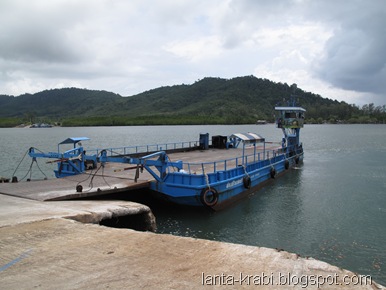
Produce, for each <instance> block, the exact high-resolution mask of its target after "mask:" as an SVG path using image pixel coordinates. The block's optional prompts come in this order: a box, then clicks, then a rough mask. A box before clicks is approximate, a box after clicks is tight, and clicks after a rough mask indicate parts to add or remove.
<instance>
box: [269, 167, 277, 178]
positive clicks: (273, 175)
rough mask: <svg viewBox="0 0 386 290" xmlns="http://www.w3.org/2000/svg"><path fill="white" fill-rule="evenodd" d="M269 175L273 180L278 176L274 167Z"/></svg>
mask: <svg viewBox="0 0 386 290" xmlns="http://www.w3.org/2000/svg"><path fill="white" fill-rule="evenodd" d="M269 174H270V175H271V178H275V176H276V169H275V168H274V167H272V168H271V171H270V172H269Z"/></svg>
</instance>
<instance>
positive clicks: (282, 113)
mask: <svg viewBox="0 0 386 290" xmlns="http://www.w3.org/2000/svg"><path fill="white" fill-rule="evenodd" d="M275 111H276V115H277V116H276V126H277V128H279V129H281V130H282V132H283V138H282V140H280V141H279V142H266V140H265V138H263V137H262V136H260V135H259V134H256V133H251V132H247V133H234V134H232V135H230V136H221V135H218V136H212V138H211V140H210V138H209V134H208V133H202V134H200V136H199V140H197V141H190V142H181V143H168V144H157V145H145V146H130V147H123V148H120V149H118V148H112V149H103V150H99V149H95V150H87V154H86V151H85V149H84V147H83V146H82V145H81V144H80V142H81V141H85V140H88V138H87V137H73V138H67V139H66V140H64V141H63V142H61V143H59V145H58V152H57V153H56V152H54V153H53V152H49V153H42V152H36V151H35V150H34V148H33V147H31V148H30V151H29V155H30V156H31V157H32V158H39V157H41V158H53V159H55V160H54V161H52V162H56V163H57V165H58V168H57V170H55V175H56V177H58V178H61V177H65V176H71V175H76V174H80V173H83V172H85V171H86V170H89V169H92V168H96V167H97V166H98V165H99V164H101V165H104V164H105V163H108V162H119V163H128V164H133V165H134V168H136V178H138V176H139V173H140V171H141V170H143V169H145V170H147V171H148V172H149V173H150V174H151V175H152V177H153V180H151V181H150V189H151V190H152V191H153V192H155V193H156V195H158V196H161V197H162V198H164V199H167V200H169V201H171V202H173V203H177V204H181V205H189V206H198V207H209V208H213V209H215V210H218V209H220V208H223V207H225V206H227V205H229V204H230V203H232V202H234V201H235V200H237V199H239V198H241V197H243V196H245V195H247V194H248V193H251V192H253V191H255V190H257V189H258V188H259V187H261V186H263V185H264V184H265V183H267V182H270V181H273V180H274V179H275V178H277V177H278V176H280V175H282V174H283V173H285V172H287V171H288V170H289V169H290V168H292V167H295V166H296V165H297V164H299V163H300V162H302V160H303V157H304V152H303V146H302V143H301V142H300V129H301V128H303V125H304V113H305V109H303V108H302V107H298V106H295V105H292V106H279V107H275ZM62 144H73V148H72V149H70V150H68V151H65V152H63V153H60V148H59V146H61V145H62ZM118 151H119V153H117V152H118ZM90 152H91V153H94V154H90ZM174 160H176V161H174ZM131 168H133V167H131ZM81 190H82V188H77V191H81Z"/></svg>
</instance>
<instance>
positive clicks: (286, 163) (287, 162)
mask: <svg viewBox="0 0 386 290" xmlns="http://www.w3.org/2000/svg"><path fill="white" fill-rule="evenodd" d="M284 168H285V169H286V170H287V169H288V168H289V161H288V160H286V161H285V162H284Z"/></svg>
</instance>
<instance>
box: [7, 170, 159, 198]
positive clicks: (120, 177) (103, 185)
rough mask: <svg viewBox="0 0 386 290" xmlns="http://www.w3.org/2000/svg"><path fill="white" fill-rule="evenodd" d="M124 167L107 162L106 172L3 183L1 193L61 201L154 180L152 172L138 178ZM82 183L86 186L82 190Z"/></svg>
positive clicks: (144, 185)
mask: <svg viewBox="0 0 386 290" xmlns="http://www.w3.org/2000/svg"><path fill="white" fill-rule="evenodd" d="M124 166H125V165H124V164H120V163H114V164H107V165H106V166H105V168H104V170H103V172H100V171H99V172H97V173H95V172H94V173H93V172H86V173H83V174H79V175H75V176H70V177H65V178H55V179H48V180H32V181H28V182H27V181H21V182H18V183H0V194H5V195H10V196H16V197H22V198H27V199H33V200H39V201H55V200H56V201H57V200H69V199H77V198H84V197H90V196H98V195H105V194H111V193H118V192H127V191H132V190H138V189H145V188H149V184H150V180H151V179H152V177H151V175H150V174H149V173H147V172H145V171H144V172H143V173H141V174H140V178H138V179H137V180H136V181H135V170H124ZM78 186H81V187H82V189H81V191H79V187H78ZM77 187H78V189H77Z"/></svg>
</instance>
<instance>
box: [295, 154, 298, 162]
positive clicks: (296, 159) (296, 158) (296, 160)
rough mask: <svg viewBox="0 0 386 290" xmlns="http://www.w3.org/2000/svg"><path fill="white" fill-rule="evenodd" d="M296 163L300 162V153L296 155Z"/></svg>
mask: <svg viewBox="0 0 386 290" xmlns="http://www.w3.org/2000/svg"><path fill="white" fill-rule="evenodd" d="M295 163H296V164H299V155H296V157H295Z"/></svg>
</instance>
